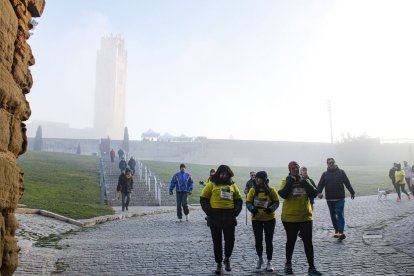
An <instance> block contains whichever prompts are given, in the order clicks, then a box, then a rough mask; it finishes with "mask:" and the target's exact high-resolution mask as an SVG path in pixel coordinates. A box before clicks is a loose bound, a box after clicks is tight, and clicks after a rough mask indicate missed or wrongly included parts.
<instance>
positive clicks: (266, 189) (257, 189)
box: [254, 179, 272, 197]
mask: <svg viewBox="0 0 414 276" xmlns="http://www.w3.org/2000/svg"><path fill="white" fill-rule="evenodd" d="M260 188H261V187H260V186H259V185H257V184H256V181H255V182H254V197H256V196H257V195H258V194H259V192H260ZM263 188H264V192H265V194H266V195H268V196H270V197H271V194H272V191H271V190H270V187H269V179H266V180H263Z"/></svg>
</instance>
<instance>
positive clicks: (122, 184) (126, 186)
mask: <svg viewBox="0 0 414 276" xmlns="http://www.w3.org/2000/svg"><path fill="white" fill-rule="evenodd" d="M132 189H134V180H133V179H132V177H131V178H130V179H128V178H127V177H126V175H125V174H123V173H121V175H120V176H119V178H118V186H117V187H116V191H117V192H121V193H130V192H131V191H132Z"/></svg>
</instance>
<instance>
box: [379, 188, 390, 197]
mask: <svg viewBox="0 0 414 276" xmlns="http://www.w3.org/2000/svg"><path fill="white" fill-rule="evenodd" d="M391 192H392V190H380V188H378V200H381V199H383V198H384V199H387V195H389V194H390V193H391Z"/></svg>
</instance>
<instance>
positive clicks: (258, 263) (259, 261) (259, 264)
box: [256, 257, 263, 269]
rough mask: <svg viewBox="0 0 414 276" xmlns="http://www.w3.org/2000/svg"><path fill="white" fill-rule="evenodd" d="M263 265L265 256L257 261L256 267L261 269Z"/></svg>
mask: <svg viewBox="0 0 414 276" xmlns="http://www.w3.org/2000/svg"><path fill="white" fill-rule="evenodd" d="M262 265H263V258H261V257H260V258H259V260H258V261H257V264H256V269H261V268H262Z"/></svg>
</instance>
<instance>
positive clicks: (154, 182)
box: [137, 161, 165, 206]
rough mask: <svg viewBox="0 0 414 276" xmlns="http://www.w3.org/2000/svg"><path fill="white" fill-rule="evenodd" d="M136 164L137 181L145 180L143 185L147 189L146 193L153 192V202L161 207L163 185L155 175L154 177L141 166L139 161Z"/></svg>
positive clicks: (145, 167)
mask: <svg viewBox="0 0 414 276" xmlns="http://www.w3.org/2000/svg"><path fill="white" fill-rule="evenodd" d="M137 163H138V164H137V165H138V171H139V172H138V175H139V179H140V180H141V181H142V180H145V185H147V187H148V192H151V191H153V193H154V197H155V200H156V201H157V202H158V205H159V206H161V200H162V194H161V191H162V188H164V187H165V183H164V182H163V181H162V180H161V179H160V178H159V177H157V176H156V175H154V174H153V173H152V172H151V170H150V169H149V168H148V167H147V166H145V165H144V164H142V162H141V161H138V162H137Z"/></svg>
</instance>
